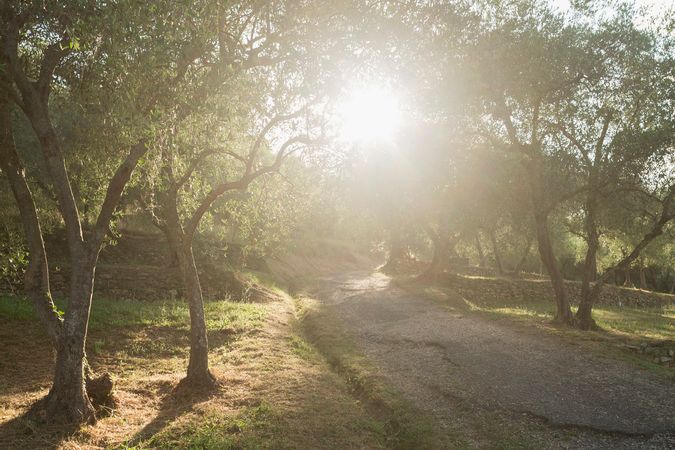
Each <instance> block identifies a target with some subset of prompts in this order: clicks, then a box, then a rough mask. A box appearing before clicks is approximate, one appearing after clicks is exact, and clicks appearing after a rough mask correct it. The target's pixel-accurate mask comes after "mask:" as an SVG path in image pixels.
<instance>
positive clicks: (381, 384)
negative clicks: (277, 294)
mask: <svg viewBox="0 0 675 450" xmlns="http://www.w3.org/2000/svg"><path fill="white" fill-rule="evenodd" d="M296 310H297V313H298V317H299V321H300V326H301V329H302V332H303V333H304V335H305V336H306V337H307V340H308V341H310V342H311V343H312V344H313V345H314V346H315V347H316V348H317V349H318V350H319V352H320V353H321V354H322V355H323V356H324V357H325V358H326V360H327V361H328V363H329V364H330V366H331V367H332V368H333V369H334V370H335V371H336V372H337V373H339V374H340V375H341V376H342V377H343V378H344V379H345V380H347V383H348V384H349V386H350V388H351V390H352V392H353V394H354V395H355V397H356V398H358V399H360V401H361V402H362V403H363V404H364V406H365V407H366V408H367V410H368V411H369V412H370V413H371V414H372V415H373V416H374V417H375V418H376V419H377V421H378V423H379V431H380V439H381V442H382V444H383V445H384V446H386V447H389V448H402V449H403V448H405V449H409V448H466V447H467V446H468V443H467V441H466V440H464V439H463V437H462V435H461V434H459V433H448V432H441V431H440V430H439V429H438V428H437V424H435V423H434V421H433V419H432V418H430V417H428V416H426V415H425V414H423V413H422V412H421V411H419V410H418V409H417V408H415V407H414V406H413V405H412V404H411V403H409V402H407V401H406V400H404V399H403V397H402V396H401V395H400V393H398V392H396V390H394V389H393V388H392V387H391V385H390V384H389V383H388V382H387V381H386V380H385V379H384V377H383V376H382V375H381V374H380V373H379V371H378V369H377V368H375V367H374V366H373V365H372V364H371V363H370V362H369V361H368V360H367V358H365V356H364V355H363V354H362V353H361V352H360V351H359V350H358V349H357V347H356V346H355V344H354V342H352V341H351V340H350V339H349V338H348V337H347V336H345V334H344V326H343V325H342V324H341V323H340V320H339V319H338V318H337V317H336V316H335V315H333V314H331V313H330V312H329V311H327V310H326V309H324V308H321V307H320V306H319V304H318V303H317V301H316V300H313V299H311V298H308V297H298V298H297V299H296Z"/></svg>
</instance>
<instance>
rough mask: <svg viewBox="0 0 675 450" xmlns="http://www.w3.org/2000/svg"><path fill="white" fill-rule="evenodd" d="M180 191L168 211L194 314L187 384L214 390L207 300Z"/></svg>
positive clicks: (172, 243)
mask: <svg viewBox="0 0 675 450" xmlns="http://www.w3.org/2000/svg"><path fill="white" fill-rule="evenodd" d="M177 200H178V198H177V191H176V190H175V189H170V190H169V192H167V193H166V198H165V204H164V211H165V213H166V226H167V230H168V234H167V236H168V237H169V244H170V246H171V247H172V249H173V251H174V252H175V253H176V255H178V265H179V267H180V271H181V277H182V282H183V291H184V292H185V297H186V300H187V302H188V307H189V311H190V360H189V363H188V370H187V376H186V377H185V379H184V380H183V382H182V383H183V384H185V385H187V386H189V387H192V388H211V387H213V386H215V385H216V378H215V377H214V376H213V374H212V373H211V371H210V370H209V341H208V335H207V330H206V318H205V314H204V297H203V294H202V288H201V283H200V281H199V273H198V272H197V265H196V263H195V259H194V253H193V249H192V243H193V236H191V235H189V234H186V233H185V232H184V230H183V227H182V225H181V220H180V216H179V213H178V208H177Z"/></svg>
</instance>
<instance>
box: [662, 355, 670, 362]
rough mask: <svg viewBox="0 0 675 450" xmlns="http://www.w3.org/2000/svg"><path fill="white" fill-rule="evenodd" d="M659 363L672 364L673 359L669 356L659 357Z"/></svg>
mask: <svg viewBox="0 0 675 450" xmlns="http://www.w3.org/2000/svg"><path fill="white" fill-rule="evenodd" d="M661 362H662V363H669V362H673V358H671V357H670V356H662V357H661Z"/></svg>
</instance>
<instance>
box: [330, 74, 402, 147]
mask: <svg viewBox="0 0 675 450" xmlns="http://www.w3.org/2000/svg"><path fill="white" fill-rule="evenodd" d="M338 113H339V116H340V121H341V130H340V135H341V136H342V137H343V138H344V139H346V140H349V141H353V142H363V141H378V140H385V139H390V138H391V137H392V135H393V134H394V133H395V132H396V130H397V129H398V127H399V125H400V122H401V108H400V104H399V99H398V98H397V96H396V95H395V94H394V93H393V92H391V91H389V90H387V89H384V88H382V87H377V86H370V87H364V88H358V89H355V90H353V91H352V92H351V94H349V95H348V96H347V98H346V99H345V101H344V103H342V105H341V106H340V107H339V110H338Z"/></svg>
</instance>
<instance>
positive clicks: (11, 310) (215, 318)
mask: <svg viewBox="0 0 675 450" xmlns="http://www.w3.org/2000/svg"><path fill="white" fill-rule="evenodd" d="M56 305H57V307H58V309H59V310H61V311H63V310H64V309H65V308H66V302H65V301H63V300H61V299H57V300H56ZM204 308H205V313H206V325H207V327H208V328H209V329H231V330H235V331H240V330H245V329H251V328H255V327H257V326H259V325H260V324H261V323H262V321H263V320H264V318H265V309H264V308H263V307H262V306H260V305H256V304H252V303H235V302H229V301H224V300H221V301H209V302H205V305H204ZM34 317H35V315H34V313H33V308H32V305H31V303H30V302H29V301H28V300H26V299H24V298H21V297H14V296H2V297H0V319H2V320H33V319H34ZM189 317H190V314H189V310H188V305H187V303H186V302H185V301H183V300H166V301H153V302H143V301H138V300H113V299H108V298H94V301H93V302H92V308H91V319H90V322H89V328H90V329H91V330H105V329H110V328H117V327H126V326H156V327H172V328H177V329H188V328H189V326H190V320H189Z"/></svg>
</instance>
